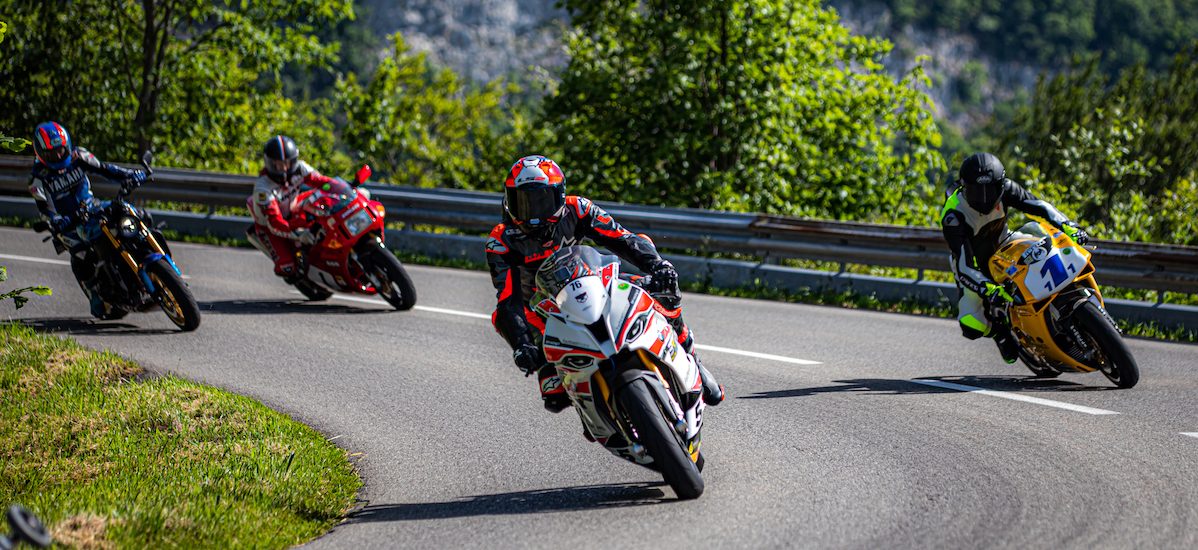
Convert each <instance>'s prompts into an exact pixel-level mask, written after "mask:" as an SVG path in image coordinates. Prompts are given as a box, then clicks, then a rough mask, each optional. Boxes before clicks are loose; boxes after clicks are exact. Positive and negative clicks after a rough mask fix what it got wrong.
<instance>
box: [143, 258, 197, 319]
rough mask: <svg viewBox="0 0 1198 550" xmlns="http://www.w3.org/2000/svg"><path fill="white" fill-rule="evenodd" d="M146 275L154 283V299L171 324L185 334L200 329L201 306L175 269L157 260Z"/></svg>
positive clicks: (147, 266) (149, 266)
mask: <svg viewBox="0 0 1198 550" xmlns="http://www.w3.org/2000/svg"><path fill="white" fill-rule="evenodd" d="M146 274H147V275H148V276H149V277H150V282H151V283H154V299H155V300H156V301H157V302H158V305H159V306H161V307H162V311H163V312H165V313H166V316H167V317H168V318H170V320H171V322H172V323H175V326H177V327H179V329H180V330H182V331H184V332H189V331H193V330H195V329H196V328H198V327H199V326H200V306H199V305H197V304H196V299H195V297H194V296H192V295H191V289H189V288H187V285H186V284H184V283H183V279H182V278H181V277H179V274H178V273H175V268H173V267H171V264H169V263H167V261H166V260H165V259H162V260H155V261H153V262H151V263H149V264H147V265H146Z"/></svg>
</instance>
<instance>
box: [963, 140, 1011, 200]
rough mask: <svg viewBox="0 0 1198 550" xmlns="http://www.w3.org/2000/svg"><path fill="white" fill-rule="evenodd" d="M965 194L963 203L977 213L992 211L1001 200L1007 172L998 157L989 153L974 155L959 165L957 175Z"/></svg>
mask: <svg viewBox="0 0 1198 550" xmlns="http://www.w3.org/2000/svg"><path fill="white" fill-rule="evenodd" d="M957 177H958V178H959V179H960V181H961V186H962V187H963V191H964V194H965V202H966V203H968V204H969V206H970V208H973V209H974V210H977V211H978V212H982V213H987V212H990V211H991V210H994V208H995V206H997V204H998V200H999V199H1000V198H1002V190H1003V182H1004V181H1005V180H1006V177H1007V171H1006V170H1005V169H1003V166H1002V163H1001V162H999V160H998V157H996V156H994V155H991V154H990V153H974V154H973V155H972V156H970V157H969V158H967V159H965V162H962V163H961V170H960V172H958V173H957Z"/></svg>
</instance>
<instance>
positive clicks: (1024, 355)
mask: <svg viewBox="0 0 1198 550" xmlns="http://www.w3.org/2000/svg"><path fill="white" fill-rule="evenodd" d="M1019 360H1020V361H1023V366H1025V367H1027V370H1030V371H1032V374H1033V375H1035V377H1036V378H1056V377H1058V376H1060V375H1061V371H1059V370H1057V369H1054V368H1052V367H1049V366H1047V365H1044V364H1043V363H1041V362H1040V361H1039V360H1038V359H1036V358H1035V357H1033V356H1032V355H1031V354H1030V353H1028V352H1027V351H1025V350H1024V349H1023V347H1022V346H1020V348H1019Z"/></svg>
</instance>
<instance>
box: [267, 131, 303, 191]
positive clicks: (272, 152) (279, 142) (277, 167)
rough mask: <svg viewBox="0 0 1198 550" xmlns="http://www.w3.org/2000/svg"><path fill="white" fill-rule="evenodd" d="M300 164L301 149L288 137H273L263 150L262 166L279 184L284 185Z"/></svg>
mask: <svg viewBox="0 0 1198 550" xmlns="http://www.w3.org/2000/svg"><path fill="white" fill-rule="evenodd" d="M298 162H299V147H297V146H296V145H295V140H293V139H291V138H289V137H287V136H275V137H272V138H270V139H269V140H268V141H267V142H266V146H265V147H263V148H262V166H263V168H264V169H265V170H266V174H267V175H269V176H270V179H272V180H274V181H275V182H277V183H283V182H284V181H286V179H287V176H290V175H292V174H294V173H295V170H296V166H295V165H296V164H297V163H298Z"/></svg>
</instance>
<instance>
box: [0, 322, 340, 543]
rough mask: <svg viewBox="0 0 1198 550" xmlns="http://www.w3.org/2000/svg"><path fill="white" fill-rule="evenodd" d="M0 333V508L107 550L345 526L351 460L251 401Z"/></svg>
mask: <svg viewBox="0 0 1198 550" xmlns="http://www.w3.org/2000/svg"><path fill="white" fill-rule="evenodd" d="M145 378H146V377H145V376H143V371H142V369H141V367H139V366H138V365H136V364H134V363H132V362H130V361H128V360H125V359H122V358H121V357H119V356H117V355H114V354H112V353H109V352H105V353H99V352H94V351H90V350H87V349H85V348H83V347H82V346H79V345H78V344H75V343H74V342H72V341H70V340H66V339H61V338H57V337H54V336H48V335H42V334H38V333H36V332H34V331H33V330H31V329H29V328H26V327H24V326H21V325H14V324H0V464H2V465H3V476H0V503H8V502H21V503H23V504H25V505H27V506H29V507H30V508H31V509H33V510H34V512H35V513H37V514H39V515H40V516H41V517H42V519H43V520H44V521H45V522H46V524H47V525H48V526H50V527H51V529H52V532H53V534H54V537H55V540H56V541H58V542H60V543H67V544H72V545H76V546H85V547H93V548H103V547H109V546H115V547H128V548H163V547H197V546H203V547H230V548H243V547H254V548H263V547H274V548H283V547H288V546H292V545H295V544H299V543H301V542H304V541H307V540H310V539H312V538H313V537H316V536H318V535H320V534H322V533H324V532H325V531H327V530H328V529H329V528H330V527H332V526H333V525H334V524H336V523H337V522H338V521H339V520H340V519H341V517H342V516H343V514H344V513H345V512H346V510H347V508H348V507H349V505H350V504H351V502H352V500H353V497H354V494H355V493H356V492H357V489H358V487H359V486H360V484H361V482H360V480H359V479H358V476H357V475H356V473H355V472H354V469H353V467H352V465H351V464H350V463H349V462H348V460H347V456H346V452H345V451H344V450H342V449H339V448H337V447H336V446H334V445H333V444H332V443H330V442H328V441H327V440H326V439H325V438H324V437H323V436H321V435H320V434H319V433H317V432H316V431H314V430H312V429H311V428H308V427H307V426H304V425H303V424H300V423H298V422H295V421H293V420H291V419H289V418H287V417H286V416H284V415H282V414H280V413H277V412H275V411H272V410H270V409H268V408H266V407H265V406H263V405H261V404H260V403H257V402H256V401H253V400H251V399H249V398H246V397H241V396H237V395H234V394H231V393H228V392H225V391H222V390H218V389H216V388H212V387H208V386H203V385H200V384H196V383H192V382H188V381H186V380H182V379H179V378H176V377H172V376H164V377H153V378H148V379H145Z"/></svg>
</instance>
